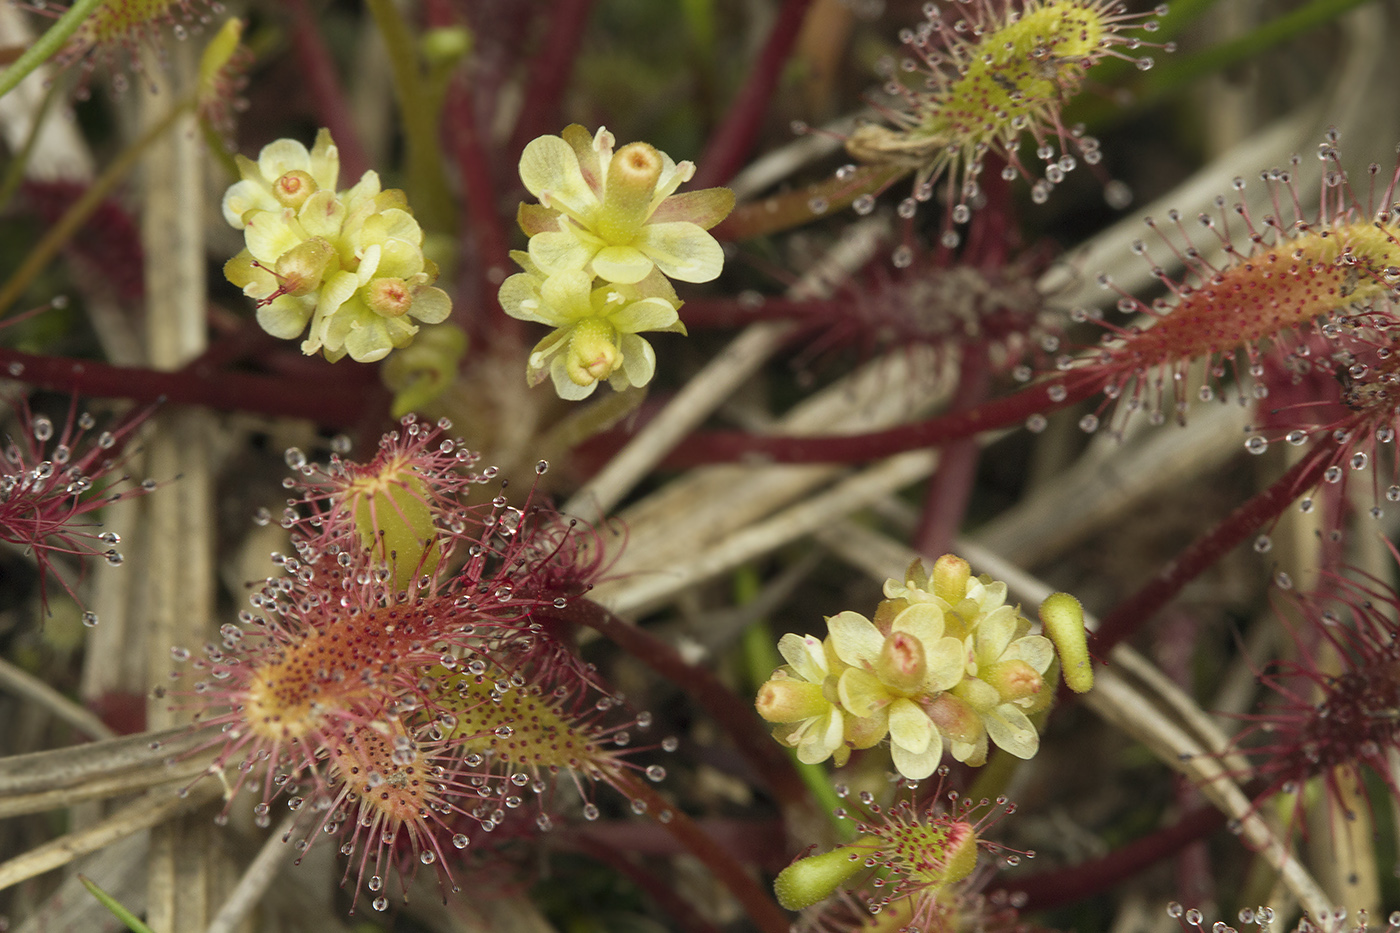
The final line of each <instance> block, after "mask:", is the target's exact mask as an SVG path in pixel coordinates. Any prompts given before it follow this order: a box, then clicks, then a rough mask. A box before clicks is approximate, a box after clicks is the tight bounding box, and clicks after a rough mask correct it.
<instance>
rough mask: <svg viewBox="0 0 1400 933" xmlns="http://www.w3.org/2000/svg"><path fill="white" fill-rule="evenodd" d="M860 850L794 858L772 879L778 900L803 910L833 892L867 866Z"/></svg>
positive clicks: (865, 839) (872, 838)
mask: <svg viewBox="0 0 1400 933" xmlns="http://www.w3.org/2000/svg"><path fill="white" fill-rule="evenodd" d="M861 841H864V842H866V843H867V844H869V843H870V842H878V840H877V839H875V837H873V836H870V837H863V839H862V840H861ZM858 844H859V843H858ZM857 851H858V850H856V851H847V849H846V847H844V846H843V847H841V848H836V849H832V850H831V851H830V852H823V853H821V854H820V855H809V856H807V857H806V858H800V859H798V860H797V861H795V862H793V863H792V864H791V865H789V866H788V867H787V868H784V869H783V870H782V871H781V872H779V873H778V877H777V880H775V881H774V882H773V893H774V894H776V895H777V897H778V903H779V904H782V905H783V907H785V908H786V909H788V910H802V909H803V908H804V907H811V906H812V905H813V904H815V903H816V902H817V901H820V900H822V899H823V898H825V897H828V896H830V895H831V893H832V892H833V891H835V890H836V888H837V887H838V886H839V885H840V884H841V883H842V882H844V881H845V880H846V879H847V878H849V877H851V875H854V874H855V873H856V872H857V871H859V870H860V869H861V868H863V867H864V866H865V859H864V858H862V857H861V856H860V855H858V854H857ZM974 857H975V853H974Z"/></svg>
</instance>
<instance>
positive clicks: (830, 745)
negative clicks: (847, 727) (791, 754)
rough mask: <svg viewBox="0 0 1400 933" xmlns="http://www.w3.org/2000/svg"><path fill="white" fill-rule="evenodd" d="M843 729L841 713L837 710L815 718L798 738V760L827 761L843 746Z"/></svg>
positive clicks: (808, 762)
mask: <svg viewBox="0 0 1400 933" xmlns="http://www.w3.org/2000/svg"><path fill="white" fill-rule="evenodd" d="M843 731H844V728H843V724H842V721H841V714H840V712H838V711H836V710H832V711H831V712H830V713H828V714H827V715H825V716H822V717H820V718H818V719H815V720H813V721H812V723H811V725H809V726H808V727H807V729H806V730H805V731H804V732H803V733H802V737H801V738H800V739H798V742H797V760H798V761H800V762H802V763H803V764H809V765H815V764H819V763H821V762H823V761H826V760H827V759H828V758H830V757H831V755H832V753H833V752H835V751H836V750H837V749H838V748H840V747H841V735H842V732H843Z"/></svg>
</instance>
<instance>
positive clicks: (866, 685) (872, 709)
mask: <svg viewBox="0 0 1400 933" xmlns="http://www.w3.org/2000/svg"><path fill="white" fill-rule="evenodd" d="M836 695H837V697H838V698H839V699H840V700H841V706H842V708H844V709H845V710H846V712H848V713H850V714H851V715H852V716H855V717H856V718H858V719H868V718H869V717H871V716H874V715H875V714H876V713H877V712H879V711H880V710H882V709H884V708H885V707H886V706H888V705H889V702H890V694H889V691H887V690H886V689H885V685H884V684H882V683H880V681H879V680H878V679H877V678H876V677H875V675H874V674H871V673H870V672H869V671H866V670H863V669H861V668H859V667H848V668H846V669H845V670H844V671H842V672H841V679H840V680H838V681H837V682H836Z"/></svg>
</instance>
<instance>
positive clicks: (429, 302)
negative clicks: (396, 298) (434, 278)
mask: <svg viewBox="0 0 1400 933" xmlns="http://www.w3.org/2000/svg"><path fill="white" fill-rule="evenodd" d="M408 313H409V316H410V317H412V318H413V319H414V320H417V321H422V322H423V323H424V324H441V323H442V322H443V321H445V320H447V316H448V315H449V314H451V313H452V299H451V298H449V297H447V292H445V291H443V290H442V289H440V288H437V287H436V286H432V285H430V286H428V287H427V288H421V289H419V290H418V291H416V292H414V293H413V307H411V308H409V309H408Z"/></svg>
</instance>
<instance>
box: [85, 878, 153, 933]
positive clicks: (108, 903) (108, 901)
mask: <svg viewBox="0 0 1400 933" xmlns="http://www.w3.org/2000/svg"><path fill="white" fill-rule="evenodd" d="M78 880H79V881H81V882H82V883H83V887H85V888H87V889H88V891H89V892H91V894H92V896H93V897H95V898H97V899H98V900H99V901H101V902H102V906H103V907H106V908H107V909H108V910H110V911H111V912H112V916H114V917H116V918H117V919H118V920H120V921H121V922H122V923H124V924H126V928H127V929H128V930H130V931H131V933H154V931H153V930H152V929H151V928H150V927H148V926H146V924H144V923H142V922H141V918H140V917H138V916H136V915H135V914H134V913H132V912H131V911H129V910H127V909H126V908H125V907H123V906H122V905H121V902H119V901H118V900H117V899H116V898H114V897H113V896H112V895H110V894H108V893H107V892H106V891H104V890H102V889H101V888H99V887H98V886H97V884H96V883H95V882H94V881H93V880H92V879H91V878H89V877H88V876H87V875H79V876H78Z"/></svg>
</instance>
